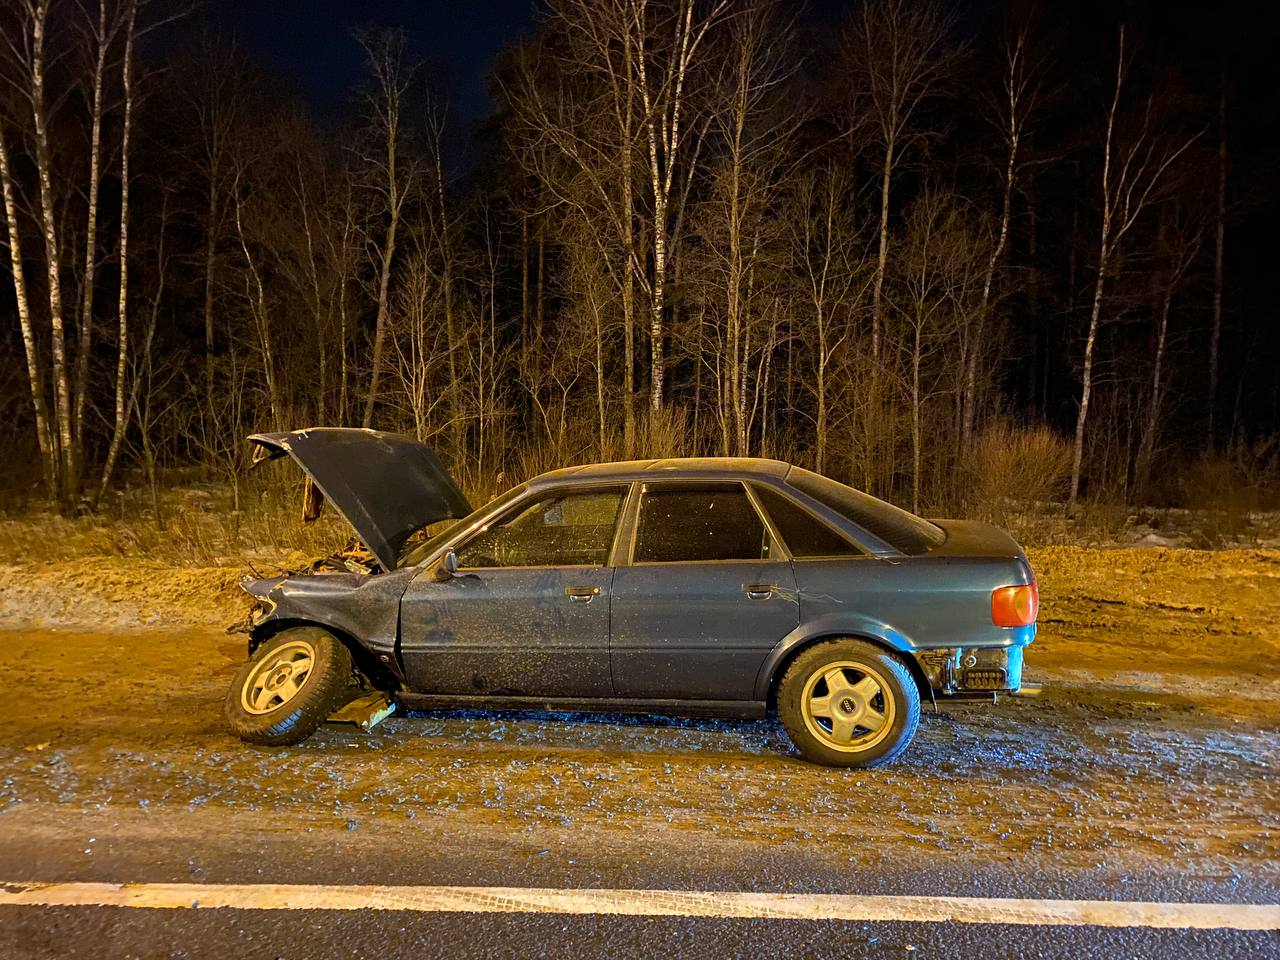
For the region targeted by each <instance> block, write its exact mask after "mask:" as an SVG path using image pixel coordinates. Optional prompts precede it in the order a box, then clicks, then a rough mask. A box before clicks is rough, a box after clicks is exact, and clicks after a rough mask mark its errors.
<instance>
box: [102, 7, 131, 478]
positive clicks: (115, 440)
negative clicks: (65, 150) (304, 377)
mask: <svg viewBox="0 0 1280 960" xmlns="http://www.w3.org/2000/svg"><path fill="white" fill-rule="evenodd" d="M137 13H138V7H137V4H136V3H133V2H130V3H129V4H128V7H127V9H126V13H125V27H124V29H125V41H124V60H123V62H122V63H121V66H120V76H121V86H122V87H123V89H124V125H123V129H122V131H121V134H120V241H119V247H118V253H117V256H118V259H119V272H120V288H119V298H118V301H117V308H116V329H117V341H116V349H117V354H116V380H115V384H116V403H115V422H114V426H113V427H112V430H111V443H110V445H109V446H108V447H107V458H106V461H105V462H104V463H103V465H102V481H101V482H100V483H99V484H98V490H97V495H96V497H95V499H94V502H95V503H96V502H97V501H98V500H99V499H101V497H102V495H103V494H104V493H105V492H106V489H107V484H108V483H110V482H111V473H112V471H113V470H114V469H115V465H116V457H117V456H119V454H120V444H121V442H122V441H123V440H124V432H125V430H126V429H128V426H129V411H128V405H127V404H126V402H125V398H126V397H127V396H128V373H129V188H130V186H131V182H130V179H129V135H130V133H131V131H132V127H133V49H134V48H133V45H134V39H135V35H136V30H135V27H136V25H137Z"/></svg>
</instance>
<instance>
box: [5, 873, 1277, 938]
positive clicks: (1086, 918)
mask: <svg viewBox="0 0 1280 960" xmlns="http://www.w3.org/2000/svg"><path fill="white" fill-rule="evenodd" d="M0 906H36V907H67V906H70V907H83V906H105V907H140V908H144V909H160V910H172V909H189V908H192V907H195V908H199V909H206V908H213V907H228V908H234V909H240V910H412V911H418V912H423V913H558V914H579V915H609V916H639V917H739V918H770V919H785V920H871V921H875V920H881V921H884V920H890V921H908V922H924V923H941V922H946V921H954V922H957V923H1007V924H1019V925H1031V926H1076V925H1087V926H1100V927H1160V928H1170V929H1177V928H1192V927H1194V928H1199V929H1228V930H1278V929H1280V905H1274V904H1248V903H1150V902H1142V901H1130V900H1016V899H999V898H986V897H928V896H859V895H857V894H839V893H814V894H809V893H751V892H746V891H736V890H604V889H581V890H557V889H543V888H537V887H431V886H363V885H351V886H331V885H326V884H275V883H226V884H204V883H4V882H0Z"/></svg>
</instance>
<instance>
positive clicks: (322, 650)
mask: <svg viewBox="0 0 1280 960" xmlns="http://www.w3.org/2000/svg"><path fill="white" fill-rule="evenodd" d="M290 640H307V641H308V642H310V643H311V645H312V646H313V647H314V648H315V651H316V661H317V662H316V665H315V667H313V668H312V674H311V676H309V677H307V680H306V682H305V684H304V686H303V688H302V690H301V691H299V692H298V695H297V696H296V697H294V698H293V699H292V700H290V701H289V702H288V703H286V704H284V705H282V706H281V707H280V708H279V709H278V712H277V711H272V712H271V713H264V714H252V713H249V712H248V711H246V710H245V709H244V708H243V707H242V706H241V705H240V691H241V688H242V687H243V686H244V683H245V680H247V679H248V676H249V672H250V671H251V670H252V669H253V667H254V665H255V664H257V662H258V660H259V659H260V658H261V657H264V656H266V655H267V654H268V653H269V652H270V651H271V650H272V649H274V648H275V647H278V646H280V645H281V644H282V643H288V642H289V641H290ZM350 681H351V651H349V650H348V649H347V648H346V646H345V645H344V644H343V643H342V641H341V640H339V639H338V638H337V637H335V636H334V635H333V634H332V633H330V632H329V631H328V630H325V629H323V628H322V627H292V628H290V629H288V630H282V631H280V632H279V633H278V634H276V635H275V636H274V637H272V638H271V639H270V640H268V641H267V642H266V643H264V644H262V646H260V647H259V648H258V649H257V650H256V651H255V653H254V655H253V656H252V657H251V658H249V660H247V661H246V662H245V663H244V665H243V666H241V668H240V669H239V670H238V671H237V672H236V677H235V679H234V680H233V681H232V683H231V689H230V690H229V691H227V697H226V700H225V701H224V702H223V708H222V713H223V716H224V717H225V718H226V721H227V725H228V727H230V728H231V732H232V733H234V734H235V735H236V736H237V737H239V738H240V739H241V740H243V741H245V742H246V743H256V744H259V745H262V746H271V747H278V746H287V745H290V744H295V743H301V742H302V741H303V740H305V739H307V737H309V736H311V734H312V733H314V732H315V731H316V729H317V728H318V727H319V726H320V724H322V723H324V721H325V720H326V719H327V718H328V716H329V715H330V714H331V713H333V711H334V710H335V709H336V708H337V706H338V701H339V700H340V698H341V697H342V695H343V693H344V692H345V690H346V689H347V686H348V685H349V683H350Z"/></svg>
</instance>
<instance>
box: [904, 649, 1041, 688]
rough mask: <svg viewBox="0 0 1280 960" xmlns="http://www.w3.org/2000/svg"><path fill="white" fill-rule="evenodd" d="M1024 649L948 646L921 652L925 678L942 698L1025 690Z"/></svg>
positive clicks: (918, 659) (918, 658) (921, 666)
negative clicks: (1023, 674)
mask: <svg viewBox="0 0 1280 960" xmlns="http://www.w3.org/2000/svg"><path fill="white" fill-rule="evenodd" d="M1023 651H1024V647H1023V646H1021V645H1019V646H1010V647H948V648H944V649H940V650H922V651H920V652H918V653H917V654H916V655H915V657H916V662H917V663H919V664H920V669H921V671H923V673H924V675H925V678H926V679H927V680H928V681H929V686H930V687H932V688H933V691H934V693H935V694H936V695H937V696H940V697H948V696H964V695H966V694H973V693H978V694H985V693H1013V692H1015V691H1017V690H1019V689H1020V688H1021V687H1022V661H1023Z"/></svg>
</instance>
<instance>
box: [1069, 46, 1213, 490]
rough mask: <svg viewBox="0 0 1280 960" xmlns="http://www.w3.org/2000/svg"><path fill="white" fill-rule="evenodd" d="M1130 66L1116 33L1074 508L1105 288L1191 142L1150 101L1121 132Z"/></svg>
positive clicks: (1078, 421) (1079, 411) (1074, 473)
mask: <svg viewBox="0 0 1280 960" xmlns="http://www.w3.org/2000/svg"><path fill="white" fill-rule="evenodd" d="M1131 66H1132V55H1131V54H1130V53H1129V52H1127V51H1126V50H1125V28H1124V27H1123V26H1121V27H1120V31H1119V40H1118V44H1117V51H1116V71H1115V85H1114V88H1113V90H1112V94H1111V101H1110V104H1109V106H1108V107H1107V112H1106V116H1105V133H1104V138H1103V147H1102V174H1101V184H1100V186H1101V191H1100V192H1101V197H1100V199H1101V217H1100V221H1099V224H1098V260H1097V273H1096V276H1095V278H1094V285H1093V300H1092V303H1091V306H1090V309H1089V328H1088V332H1087V334H1086V336H1085V342H1084V359H1083V365H1082V368H1081V373H1080V403H1079V406H1078V408H1077V411H1076V429H1075V446H1074V451H1073V455H1072V465H1071V499H1070V503H1071V504H1072V505H1074V504H1075V502H1076V499H1077V497H1078V496H1079V494H1080V476H1081V469H1082V467H1083V462H1084V443H1085V424H1086V423H1087V422H1088V417H1089V400H1090V397H1091V395H1092V393H1093V366H1094V352H1095V350H1096V347H1097V342H1098V330H1099V329H1100V327H1101V325H1102V321H1103V316H1102V313H1103V306H1104V301H1105V296H1106V282H1107V277H1108V274H1109V273H1110V271H1111V269H1112V267H1113V266H1114V262H1115V259H1116V255H1117V252H1118V251H1119V249H1120V246H1121V244H1122V243H1123V241H1124V239H1125V236H1126V235H1127V234H1128V233H1129V231H1130V230H1131V229H1133V225H1134V224H1135V223H1136V222H1137V220H1138V218H1139V217H1140V216H1141V215H1142V214H1143V212H1144V211H1145V210H1146V209H1147V208H1148V206H1150V204H1151V202H1152V200H1153V199H1154V198H1155V197H1156V196H1157V189H1158V188H1159V187H1160V186H1161V182H1162V180H1163V179H1164V177H1165V174H1166V173H1167V172H1168V170H1169V168H1170V167H1171V166H1172V165H1173V164H1174V162H1175V161H1176V160H1177V159H1178V157H1180V156H1181V155H1182V154H1183V153H1184V152H1185V151H1186V149H1187V148H1188V147H1189V146H1190V145H1191V143H1192V142H1193V141H1194V140H1195V138H1196V136H1197V135H1192V136H1191V137H1186V138H1173V139H1171V138H1169V137H1162V136H1161V135H1160V132H1159V131H1158V130H1157V129H1156V128H1155V122H1156V118H1155V116H1154V105H1153V100H1152V98H1151V97H1148V98H1147V100H1146V103H1145V105H1144V107H1143V109H1142V111H1141V113H1140V115H1139V116H1138V117H1137V118H1136V121H1135V122H1134V123H1132V124H1127V125H1125V126H1126V127H1127V128H1128V132H1127V133H1126V130H1124V129H1121V128H1120V125H1121V124H1122V121H1123V118H1122V117H1121V114H1120V104H1121V98H1122V95H1123V93H1124V85H1125V81H1126V79H1127V78H1128V74H1129V70H1130V68H1131Z"/></svg>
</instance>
